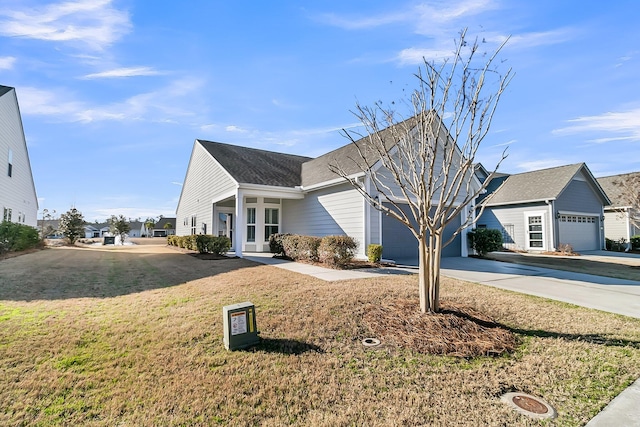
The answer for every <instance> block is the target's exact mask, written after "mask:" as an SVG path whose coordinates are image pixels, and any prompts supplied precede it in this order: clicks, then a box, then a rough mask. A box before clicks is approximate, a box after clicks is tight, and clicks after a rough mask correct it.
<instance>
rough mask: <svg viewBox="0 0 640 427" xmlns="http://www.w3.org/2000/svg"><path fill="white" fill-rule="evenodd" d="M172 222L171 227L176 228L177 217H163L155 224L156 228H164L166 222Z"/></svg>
mask: <svg viewBox="0 0 640 427" xmlns="http://www.w3.org/2000/svg"><path fill="white" fill-rule="evenodd" d="M167 223H169V224H171V228H176V219H175V218H161V219H159V220H158V222H156V223H155V225H154V226H153V228H154V229H163V228H164V225H165V224H167Z"/></svg>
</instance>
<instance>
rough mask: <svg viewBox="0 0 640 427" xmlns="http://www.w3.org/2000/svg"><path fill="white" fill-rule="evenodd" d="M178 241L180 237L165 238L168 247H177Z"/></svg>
mask: <svg viewBox="0 0 640 427" xmlns="http://www.w3.org/2000/svg"><path fill="white" fill-rule="evenodd" d="M179 240H180V236H176V235H171V236H169V237H167V244H168V245H169V246H178V241H179Z"/></svg>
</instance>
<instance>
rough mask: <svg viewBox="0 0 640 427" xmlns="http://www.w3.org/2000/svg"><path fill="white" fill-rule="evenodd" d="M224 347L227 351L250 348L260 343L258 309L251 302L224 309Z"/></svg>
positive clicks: (228, 306)
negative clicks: (257, 321)
mask: <svg viewBox="0 0 640 427" xmlns="http://www.w3.org/2000/svg"><path fill="white" fill-rule="evenodd" d="M222 317H223V324H224V346H225V348H226V349H227V350H235V349H240V348H246V347H250V346H252V345H255V344H258V343H259V342H260V337H259V336H258V334H259V332H258V328H257V325H256V308H255V306H254V305H253V304H252V303H251V302H248V301H247V302H241V303H239V304H233V305H227V306H224V307H222Z"/></svg>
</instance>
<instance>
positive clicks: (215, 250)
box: [188, 234, 231, 255]
mask: <svg viewBox="0 0 640 427" xmlns="http://www.w3.org/2000/svg"><path fill="white" fill-rule="evenodd" d="M188 237H189V239H188V241H189V242H193V241H195V245H196V250H197V251H198V252H200V253H201V254H204V253H210V254H215V255H225V254H226V253H227V252H228V251H229V249H231V240H230V239H229V238H228V237H226V236H213V235H211V234H198V235H196V236H188Z"/></svg>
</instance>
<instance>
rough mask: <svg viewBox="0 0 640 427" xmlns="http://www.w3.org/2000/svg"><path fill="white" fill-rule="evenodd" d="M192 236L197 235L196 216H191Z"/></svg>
mask: <svg viewBox="0 0 640 427" xmlns="http://www.w3.org/2000/svg"><path fill="white" fill-rule="evenodd" d="M191 234H196V216H195V215H191Z"/></svg>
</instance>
